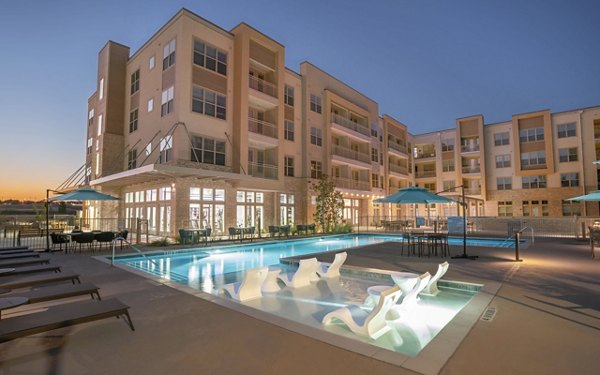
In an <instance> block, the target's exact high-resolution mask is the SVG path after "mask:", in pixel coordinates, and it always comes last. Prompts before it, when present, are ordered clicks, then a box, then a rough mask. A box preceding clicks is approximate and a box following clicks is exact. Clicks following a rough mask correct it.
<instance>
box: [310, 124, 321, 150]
mask: <svg viewBox="0 0 600 375" xmlns="http://www.w3.org/2000/svg"><path fill="white" fill-rule="evenodd" d="M310 143H312V144H313V145H317V146H321V145H322V144H323V132H322V131H321V129H318V128H310Z"/></svg>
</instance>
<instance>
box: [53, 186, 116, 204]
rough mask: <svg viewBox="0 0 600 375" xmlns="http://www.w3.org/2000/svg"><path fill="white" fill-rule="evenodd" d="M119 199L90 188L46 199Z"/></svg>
mask: <svg viewBox="0 0 600 375" xmlns="http://www.w3.org/2000/svg"><path fill="white" fill-rule="evenodd" d="M111 200H119V198H117V197H113V196H112V195H108V194H104V193H101V192H99V191H96V190H94V189H91V188H81V189H77V190H75V191H72V192H70V193H66V194H63V195H59V196H56V197H52V198H49V199H48V201H50V202H53V201H111Z"/></svg>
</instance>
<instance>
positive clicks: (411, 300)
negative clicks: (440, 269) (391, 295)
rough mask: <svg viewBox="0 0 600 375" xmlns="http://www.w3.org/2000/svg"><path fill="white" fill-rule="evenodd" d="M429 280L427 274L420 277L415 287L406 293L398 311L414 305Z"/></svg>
mask: <svg viewBox="0 0 600 375" xmlns="http://www.w3.org/2000/svg"><path fill="white" fill-rule="evenodd" d="M430 279H431V274H430V273H429V272H425V273H424V274H422V275H420V276H419V278H418V279H417V283H416V284H415V286H414V287H413V288H412V289H411V290H410V291H409V292H408V293H406V295H405V296H404V298H402V302H401V303H400V306H399V309H402V310H408V309H410V308H412V307H413V306H414V305H416V304H417V300H418V296H419V293H421V292H422V291H423V289H425V287H426V286H427V283H429V280H430Z"/></svg>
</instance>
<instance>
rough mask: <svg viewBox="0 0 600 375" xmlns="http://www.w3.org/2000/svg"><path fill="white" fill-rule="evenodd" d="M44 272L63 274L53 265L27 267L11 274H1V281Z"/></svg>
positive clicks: (15, 270)
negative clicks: (11, 277)
mask: <svg viewBox="0 0 600 375" xmlns="http://www.w3.org/2000/svg"><path fill="white" fill-rule="evenodd" d="M42 272H55V273H56V272H61V269H60V266H52V265H42V266H27V267H19V268H15V269H14V271H12V272H10V273H3V274H0V281H2V280H3V279H4V278H6V277H10V276H16V275H26V274H31V273H42Z"/></svg>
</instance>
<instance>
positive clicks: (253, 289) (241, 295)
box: [222, 267, 269, 302]
mask: <svg viewBox="0 0 600 375" xmlns="http://www.w3.org/2000/svg"><path fill="white" fill-rule="evenodd" d="M268 272H269V267H259V268H252V269H249V270H247V271H246V273H245V274H244V279H243V280H242V281H239V282H237V283H232V284H227V285H223V288H222V289H223V290H225V291H226V292H227V293H229V295H230V296H231V298H233V299H235V300H237V301H242V302H243V301H248V300H251V299H254V298H260V297H262V292H261V287H262V285H263V283H264V282H265V279H266V278H267V273H268Z"/></svg>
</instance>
